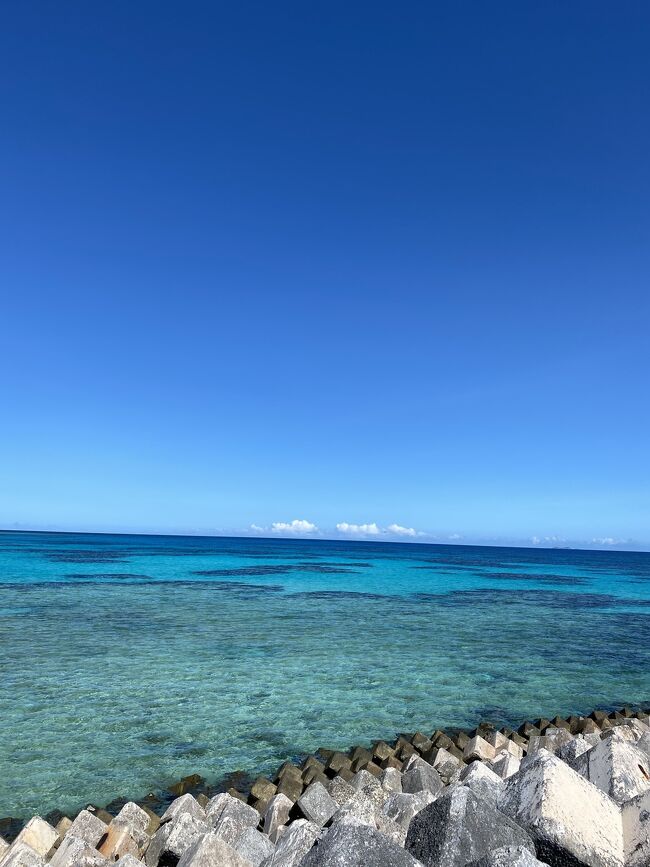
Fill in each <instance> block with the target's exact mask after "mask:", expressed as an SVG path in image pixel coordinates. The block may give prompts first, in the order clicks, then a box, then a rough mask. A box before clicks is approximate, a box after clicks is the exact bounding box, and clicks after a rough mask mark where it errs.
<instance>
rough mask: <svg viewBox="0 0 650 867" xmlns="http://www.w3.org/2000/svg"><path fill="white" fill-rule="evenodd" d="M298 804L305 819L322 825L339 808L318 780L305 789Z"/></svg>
mask: <svg viewBox="0 0 650 867" xmlns="http://www.w3.org/2000/svg"><path fill="white" fill-rule="evenodd" d="M369 776H370V775H369ZM372 779H373V780H374V779H375V778H374V777H372ZM297 806H298V809H299V810H300V812H301V813H302V815H303V816H304V817H305V819H307V820H308V821H309V822H313V823H314V824H315V825H319V826H320V827H322V826H323V825H324V824H325V823H326V822H329V820H330V819H331V818H332V816H333V815H334V813H336V811H337V810H338V808H339V805H338V804H337V803H336V801H335V800H334V798H332V797H330V795H329V793H328V791H327V789H326V788H325V786H324V785H323V784H322V783H318V782H316V783H312V784H311V785H310V786H308V787H307V789H305V791H304V792H303V794H302V795H301V796H300V798H299V799H298V801H297Z"/></svg>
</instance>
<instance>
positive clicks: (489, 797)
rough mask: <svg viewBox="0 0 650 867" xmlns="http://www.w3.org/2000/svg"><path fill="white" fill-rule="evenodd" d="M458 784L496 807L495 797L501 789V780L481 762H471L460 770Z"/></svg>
mask: <svg viewBox="0 0 650 867" xmlns="http://www.w3.org/2000/svg"><path fill="white" fill-rule="evenodd" d="M458 782H459V784H461V785H463V786H467V788H468V789H471V790H472V792H474V794H475V795H478V796H479V798H483V799H484V800H485V801H487V802H488V803H489V804H492V806H493V807H496V803H497V798H498V797H499V795H500V794H501V792H502V791H503V780H502V779H501V777H500V776H499V775H498V774H496V773H495V772H494V771H493V770H492V769H491V768H489V767H488V766H487V765H486V764H483V762H472V763H471V764H470V765H467V767H465V768H464V770H463V771H461V774H460V776H459V778H458Z"/></svg>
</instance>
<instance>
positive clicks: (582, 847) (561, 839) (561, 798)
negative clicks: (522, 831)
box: [499, 749, 623, 867]
mask: <svg viewBox="0 0 650 867" xmlns="http://www.w3.org/2000/svg"><path fill="white" fill-rule="evenodd" d="M499 807H500V809H501V810H503V811H504V813H507V814H508V815H509V816H511V817H512V818H513V819H514V820H515V821H516V822H518V823H519V824H520V825H521V826H522V827H524V828H526V830H527V831H529V833H530V834H531V835H532V837H533V838H534V840H535V844H536V847H537V853H538V856H539V857H540V859H542V860H544V861H546V862H547V863H548V864H551V865H557V867H566V865H578V864H583V865H588V867H622V864H623V831H622V823H621V814H620V811H619V808H618V806H617V805H616V804H615V803H614V801H612V799H611V798H610V797H608V796H607V795H605V794H604V793H603V792H601V790H600V789H598V788H596V786H594V785H592V784H591V783H589V782H588V781H587V780H585V778H584V777H582V776H581V775H580V774H578V773H576V772H575V771H574V770H573V769H572V768H570V767H569V766H568V765H567V764H565V762H563V761H562V760H561V759H559V758H558V757H557V756H555V755H553V754H551V753H549V752H548V751H547V750H544V749H541V750H540V751H539V752H538V753H537V754H536V755H535V756H534V758H533V759H532V760H531V761H529V762H527V763H526V764H525V765H522V768H521V770H520V771H519V773H518V774H516V775H515V776H514V777H510V779H509V780H507V781H506V782H505V785H504V790H503V795H502V797H501V798H500V799H499Z"/></svg>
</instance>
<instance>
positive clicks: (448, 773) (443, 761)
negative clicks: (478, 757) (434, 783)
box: [431, 747, 465, 780]
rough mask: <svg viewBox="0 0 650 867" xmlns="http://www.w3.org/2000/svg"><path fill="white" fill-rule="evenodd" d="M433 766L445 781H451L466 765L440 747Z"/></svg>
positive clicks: (433, 759) (434, 757)
mask: <svg viewBox="0 0 650 867" xmlns="http://www.w3.org/2000/svg"><path fill="white" fill-rule="evenodd" d="M431 766H432V767H433V768H435V770H436V772H437V773H438V774H440V776H441V778H442V779H443V780H450V779H451V778H452V777H453V776H454V774H455V773H457V772H458V771H461V770H462V769H463V767H464V766H465V763H464V762H463V761H461V760H460V759H459V758H458V757H457V756H454V755H453V754H452V753H450V752H449V750H446V749H445V748H444V747H439V748H438V749H437V750H436V752H435V755H433V757H432V761H431Z"/></svg>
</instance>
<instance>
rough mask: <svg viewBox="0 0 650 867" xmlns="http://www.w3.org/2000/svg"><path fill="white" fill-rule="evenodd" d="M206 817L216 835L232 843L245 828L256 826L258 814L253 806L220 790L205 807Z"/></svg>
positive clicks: (258, 818)
mask: <svg viewBox="0 0 650 867" xmlns="http://www.w3.org/2000/svg"><path fill="white" fill-rule="evenodd" d="M205 813H206V819H207V822H208V824H209V825H210V826H211V827H212V829H213V830H214V831H215V833H216V834H217V836H218V837H221V839H222V840H225V842H226V843H230V844H233V843H234V842H235V840H236V839H237V837H238V836H239V835H240V834H241V833H242V831H245V830H246V828H257V826H258V824H259V822H260V814H259V813H258V812H257V810H256V809H255V808H254V807H251V806H250V805H249V804H244V803H243V802H242V801H240V800H239V799H238V798H233V797H232V795H229V794H227V793H226V792H222V793H221V794H220V795H217V796H216V797H214V798H212V799H211V800H210V801H209V802H208V805H207V807H206V809H205Z"/></svg>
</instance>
